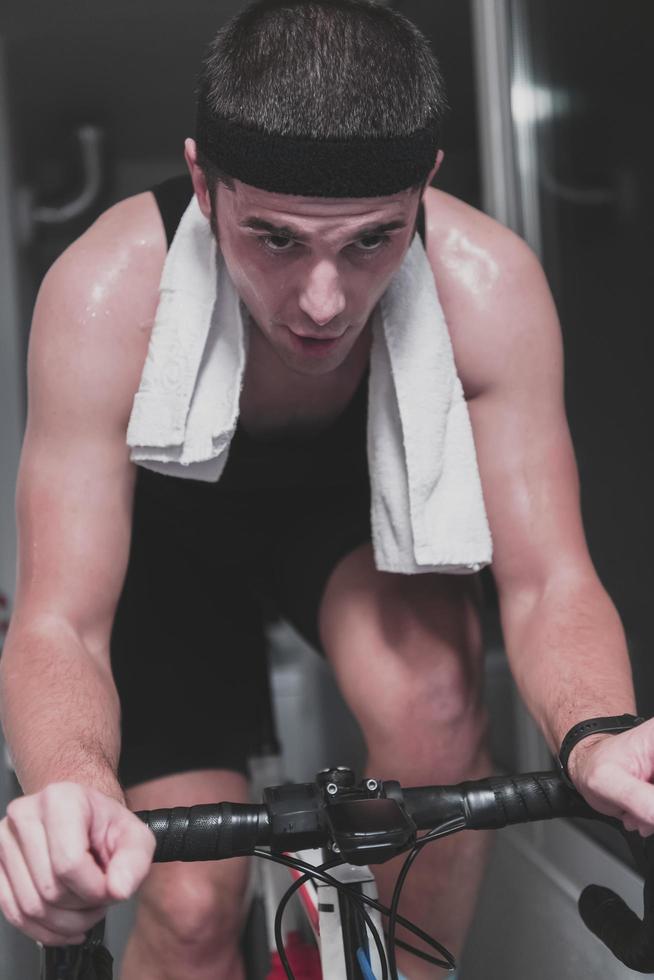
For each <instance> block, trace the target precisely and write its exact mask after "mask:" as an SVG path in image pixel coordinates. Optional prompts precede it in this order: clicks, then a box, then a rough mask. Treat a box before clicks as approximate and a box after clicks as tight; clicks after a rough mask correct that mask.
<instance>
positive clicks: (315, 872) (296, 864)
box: [252, 818, 465, 980]
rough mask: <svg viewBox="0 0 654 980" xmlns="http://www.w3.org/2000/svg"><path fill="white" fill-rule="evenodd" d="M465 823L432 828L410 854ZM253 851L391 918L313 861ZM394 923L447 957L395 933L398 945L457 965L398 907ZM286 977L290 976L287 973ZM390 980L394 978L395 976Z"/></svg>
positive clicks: (444, 964) (428, 958)
mask: <svg viewBox="0 0 654 980" xmlns="http://www.w3.org/2000/svg"><path fill="white" fill-rule="evenodd" d="M464 826H465V823H463V822H462V821H461V819H460V818H457V819H456V820H454V821H449V822H448V823H446V824H443V825H441V827H438V828H437V829H436V830H435V831H431V832H430V833H429V834H425V835H424V837H421V838H420V840H419V841H418V843H417V845H416V847H415V848H414V849H412V852H411V853H413V850H415V849H416V848H417V850H418V851H419V850H420V849H421V848H422V847H423V846H424V845H425V844H427V843H429V841H431V840H437V839H438V838H439V837H446V836H448V835H449V834H453V833H456V832H457V831H458V830H461V829H463V827H464ZM252 853H253V854H254V855H255V856H256V857H262V858H265V859H266V860H268V861H274V862H276V863H278V864H283V865H285V866H286V867H288V868H295V869H297V870H300V871H303V872H304V873H305V875H306V876H307V877H308V878H312V877H313V878H317V879H319V880H320V881H324V882H326V883H327V884H329V885H333V886H334V887H335V888H337V889H338V890H339V892H343V893H344V894H346V896H347V897H348V899H349V900H350V901H354V902H358V903H360V904H365V905H368V906H370V907H371V908H374V909H377V911H379V912H381V914H382V915H385V916H388V917H389V918H390V915H391V912H392V908H391V909H388V908H387V907H386V906H385V905H382V904H381V902H378V901H375V899H373V898H370V897H369V896H368V895H363V894H355V893H353V892H352V891H351V890H350V887H349V886H348V885H346V884H344V883H343V882H342V881H338V880H337V879H336V878H334V877H333V876H332V875H330V874H327V873H326V872H325V871H323V870H321V868H320V867H317V866H315V865H312V864H307V863H306V862H305V861H301V860H299V859H298V858H289V857H286V856H285V855H282V854H273V853H271V852H270V851H265V850H262V849H261V848H255V849H254V851H253V852H252ZM410 856H411V855H409V857H410ZM342 863H343V862H342V861H341V860H340V859H334V861H333V864H332V865H331V866H335V865H337V864H342ZM405 864H406V862H405ZM404 877H406V874H405V875H404ZM402 883H403V882H402ZM293 884H294V885H295V884H296V883H295V882H294V883H293ZM396 887H397V886H396ZM400 891H401V888H400ZM291 894H292V893H291ZM394 894H395V892H394ZM398 904H399V898H398ZM395 922H396V923H397V924H399V925H402V926H404V928H405V929H407V930H408V931H409V932H411V933H413V935H415V936H417V937H418V938H419V939H422V941H423V942H424V943H426V944H427V945H429V946H431V947H432V948H433V949H436V950H438V952H439V953H441V954H442V955H443V956H444V957H446V960H445V961H444V960H439V959H436V957H434V956H430V955H429V953H426V952H424V951H423V950H420V949H417V948H416V947H414V946H411V945H410V944H409V943H405V942H402V941H401V940H395V938H394V936H393V937H392V938H393V942H396V943H397V944H398V945H401V946H402V948H403V949H406V950H407V951H408V952H410V953H412V954H413V955H414V956H418V957H420V959H423V960H426V961H427V962H429V963H433V964H434V965H435V966H440V967H443V968H445V969H450V968H452V967H453V966H455V965H456V964H455V960H454V957H453V955H452V953H450V951H449V950H448V949H447V948H446V947H445V946H443V945H442V944H441V943H439V942H438V940H436V939H434V938H433V936H430V935H429V934H428V933H426V932H425V931H424V930H423V929H421V928H420V927H419V926H417V925H416V924H415V923H414V922H410V921H409V920H408V919H405V918H404V916H402V915H399V914H398V912H397V908H396V909H395ZM384 965H385V964H384V962H383V961H382V969H383V968H384ZM285 969H286V967H285ZM287 976H289V974H288V973H287ZM291 977H292V974H291ZM391 980H393V978H392V977H391ZM395 980H397V970H396V975H395Z"/></svg>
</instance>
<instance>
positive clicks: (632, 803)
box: [591, 766, 654, 829]
mask: <svg viewBox="0 0 654 980" xmlns="http://www.w3.org/2000/svg"><path fill="white" fill-rule="evenodd" d="M608 775H609V776H610V781H609V780H606V782H605V780H604V779H602V784H601V785H599V786H598V785H595V786H592V787H591V789H592V790H593V792H595V793H597V794H598V795H599V796H600V797H602V798H603V799H604V800H605V801H606V802H608V803H610V804H617V803H619V804H620V808H621V810H623V811H624V815H625V817H626V818H628V820H629V822H630V823H631V824H632V827H631V829H634V828H635V827H637V826H638V825H643V826H648V827H654V786H652V784H651V783H647V782H645V781H644V780H642V779H637V778H636V777H635V776H632V775H631V773H628V772H626V771H625V770H624V769H622V768H620V767H619V766H612V767H611V769H610V773H609V774H608ZM607 784H608V786H610V795H609V794H608V793H607ZM623 822H624V821H623ZM625 826H626V824H625Z"/></svg>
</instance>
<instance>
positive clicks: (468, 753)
mask: <svg viewBox="0 0 654 980" xmlns="http://www.w3.org/2000/svg"><path fill="white" fill-rule="evenodd" d="M363 729H364V734H365V736H366V741H367V745H368V750H369V754H370V756H371V760H374V761H375V762H376V763H377V764H379V763H382V764H383V766H384V769H385V770H390V769H391V768H392V769H393V770H394V772H390V771H388V772H387V774H386V778H395V779H400V780H401V781H402V780H403V779H404V780H406V779H408V778H411V779H418V780H424V779H428V781H429V782H433V781H435V780H437V781H439V782H458V781H459V780H461V779H466V778H472V776H473V774H474V773H477V772H479V771H480V770H481V771H482V772H483V773H484V774H485V773H486V772H487V771H488V770H489V768H490V762H489V759H488V714H487V711H486V708H485V705H484V701H483V682H482V676H481V666H480V667H479V670H474V671H470V669H469V665H467V664H466V660H465V658H463V657H461V656H459V655H458V654H455V653H454V652H449V653H447V654H443V653H441V656H439V657H438V658H435V659H434V660H433V662H423V663H422V664H421V666H420V667H419V668H416V666H415V665H414V666H413V667H407V666H404V667H403V669H402V670H398V671H397V672H396V673H395V676H394V677H393V681H392V683H389V684H388V686H387V687H386V690H385V692H384V696H383V699H382V703H381V704H380V703H379V702H378V703H377V705H376V708H373V710H372V711H371V712H370V713H369V716H368V718H367V721H366V723H364V725H363Z"/></svg>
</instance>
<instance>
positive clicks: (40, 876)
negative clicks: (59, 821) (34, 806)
mask: <svg viewBox="0 0 654 980" xmlns="http://www.w3.org/2000/svg"><path fill="white" fill-rule="evenodd" d="M7 820H8V822H9V826H10V828H11V831H12V833H13V835H14V837H15V839H16V840H17V841H18V844H19V846H20V849H21V852H22V855H23V858H24V860H25V863H26V865H27V869H28V871H29V873H30V875H31V877H32V881H33V882H34V885H35V886H36V890H37V891H38V893H39V895H41V897H42V898H43V899H44V900H45V901H46V902H47V903H48V904H50V905H56V906H57V907H58V908H63V909H72V910H78V911H80V910H86V909H88V902H85V901H83V900H82V899H81V898H79V897H78V896H77V895H75V894H73V893H72V892H70V891H69V890H68V889H67V888H66V887H65V885H64V884H63V882H61V881H58V880H57V879H56V877H55V873H54V871H53V868H52V861H51V859H50V852H49V848H48V839H47V837H46V834H45V829H44V827H43V823H42V822H41V820H40V818H39V817H37V816H31V815H30V814H28V813H26V812H25V811H24V810H23V811H21V812H20V813H18V812H17V811H16V810H15V809H14V810H12V807H11V804H10V806H9V807H8V808H7Z"/></svg>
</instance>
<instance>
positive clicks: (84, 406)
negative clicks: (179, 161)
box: [0, 195, 164, 944]
mask: <svg viewBox="0 0 654 980" xmlns="http://www.w3.org/2000/svg"><path fill="white" fill-rule="evenodd" d="M149 197H150V196H149V195H143V196H141V197H139V198H134V199H132V200H131V201H128V202H124V203H123V204H121V205H118V206H117V207H116V208H114V209H112V210H111V211H110V212H108V213H107V215H105V216H103V217H102V218H101V219H100V220H99V221H98V222H97V223H96V225H95V226H94V227H93V228H92V229H90V230H89V232H87V233H86V235H84V236H83V237H82V238H81V239H80V240H79V241H78V242H76V243H75V244H74V245H73V246H72V247H71V248H70V249H69V250H68V251H67V252H66V253H65V254H64V256H62V258H61V259H60V260H59V261H58V262H57V263H56V264H55V266H53V268H52V269H51V271H50V272H49V274H48V276H47V277H46V280H45V281H44V284H43V286H42V288H41V291H40V294H39V298H38V301H37V306H36V311H35V316H34V323H33V327H32V334H31V337H30V351H29V364H28V380H29V386H28V387H29V413H28V423H27V431H26V435H25V442H24V445H23V452H22V456H21V463H20V470H19V479H18V493H17V516H18V530H19V569H18V588H17V597H16V608H15V612H14V615H13V616H12V620H11V625H10V630H9V634H8V637H7V641H6V645H5V648H4V650H3V656H2V661H1V663H0V696H1V708H2V721H3V726H4V730H5V733H6V736H7V741H8V744H9V747H10V749H11V753H12V756H13V758H14V762H15V765H16V769H17V773H18V777H19V779H20V782H21V784H22V786H23V789H24V790H25V794H26V795H25V796H23V797H20V798H18V799H16V800H13V801H12V802H11V803H10V804H9V806H8V808H7V815H6V817H5V818H4V819H3V820H0V908H1V909H2V911H3V912H4V914H5V916H6V917H7V919H8V920H9V921H10V922H11V923H12V924H13V925H15V926H16V927H17V928H19V929H21V930H23V931H24V932H26V933H27V934H28V935H30V936H32V937H33V938H34V939H38V940H40V941H41V942H43V943H46V944H64V943H69V942H81V941H82V939H83V934H84V932H85V930H87V929H88V928H89V927H90V926H91V925H92V924H93V923H94V922H97V921H98V919H100V918H102V916H103V914H104V910H105V908H106V906H107V905H108V904H110V903H111V902H112V901H117V900H119V899H121V898H127V897H128V896H129V895H131V894H132V893H133V891H134V890H135V889H136V888H137V887H138V885H139V884H140V882H141V881H142V880H143V878H144V876H145V874H146V873H147V871H148V869H149V865H150V860H151V857H152V852H153V847H154V840H153V838H152V835H151V834H150V832H149V831H148V830H147V829H146V828H145V827H144V826H143V825H142V824H141V822H140V821H139V820H138V819H137V818H136V817H134V815H133V814H131V813H130V812H129V811H128V810H127V809H126V808H125V806H124V805H123V794H122V791H121V788H120V786H119V783H118V780H117V777H116V769H117V763H118V753H119V747H120V738H119V730H120V729H119V720H120V719H119V703H118V697H117V693H116V689H115V686H114V683H113V679H112V674H111V666H110V656H109V652H110V651H109V646H110V634H111V626H112V621H113V616H114V612H115V608H116V604H117V601H118V597H119V594H120V590H121V587H122V582H123V578H124V574H125V569H126V565H127V559H128V552H129V542H130V525H131V509H132V496H133V486H134V470H133V467H132V465H131V463H130V461H129V458H128V449H127V446H126V444H125V432H126V427H127V421H128V417H129V411H130V408H131V404H132V397H133V393H134V391H135V390H136V388H137V387H138V380H139V376H140V371H141V369H142V365H143V360H144V358H145V353H146V349H147V343H148V337H149V331H150V327H151V323H152V315H153V312H154V307H155V305H156V296H157V285H158V279H159V274H160V271H161V262H162V260H163V253H164V244H163V237H162V233H161V225H160V222H159V219H158V216H157V214H156V210H155V209H154V206H153V203H152V201H151V200H148V198H149Z"/></svg>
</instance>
